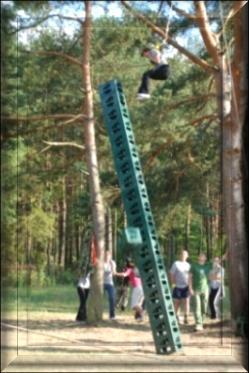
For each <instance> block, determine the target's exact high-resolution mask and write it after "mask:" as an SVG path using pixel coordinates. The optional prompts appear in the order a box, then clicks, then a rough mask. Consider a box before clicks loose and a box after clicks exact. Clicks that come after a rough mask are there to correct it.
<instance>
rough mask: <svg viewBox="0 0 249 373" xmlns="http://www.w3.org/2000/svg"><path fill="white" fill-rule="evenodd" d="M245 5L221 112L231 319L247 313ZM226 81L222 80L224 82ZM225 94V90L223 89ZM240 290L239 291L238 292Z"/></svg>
mask: <svg viewBox="0 0 249 373" xmlns="http://www.w3.org/2000/svg"><path fill="white" fill-rule="evenodd" d="M247 15H248V5H246V6H244V8H242V10H241V11H240V12H238V13H237V14H236V16H235V17H234V19H235V51H234V60H233V63H232V82H233V91H232V92H233V95H232V97H231V111H230V113H226V110H225V109H226V108H225V109H224V114H223V115H224V125H223V149H224V152H223V197H224V200H223V203H224V213H225V219H224V221H225V231H226V233H227V241H228V248H229V250H228V258H229V281H230V290H231V298H232V302H231V308H232V317H233V319H235V320H236V319H237V318H238V317H241V316H242V317H243V316H244V317H247V314H248V289H247V284H248V281H247V278H248V249H247V242H246V230H245V213H244V200H243V180H244V177H245V175H243V169H242V167H241V166H242V163H243V139H242V133H243V123H244V120H245V115H246V104H247V98H248V77H247V68H248V49H247V48H248V46H247V34H245V32H247V31H246V29H247ZM224 81H225V79H224ZM224 90H225V92H226V87H224ZM238 289H239V291H238Z"/></svg>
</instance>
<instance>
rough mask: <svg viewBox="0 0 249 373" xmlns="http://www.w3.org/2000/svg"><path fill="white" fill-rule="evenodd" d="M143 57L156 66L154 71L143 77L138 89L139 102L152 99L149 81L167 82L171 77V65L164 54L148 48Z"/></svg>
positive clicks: (143, 52) (142, 53)
mask: <svg viewBox="0 0 249 373" xmlns="http://www.w3.org/2000/svg"><path fill="white" fill-rule="evenodd" d="M141 56H142V57H146V58H148V59H149V60H150V62H151V63H152V64H153V65H154V67H153V69H151V70H148V71H146V72H145V73H144V74H143V76H142V81H141V84H140V87H139V89H138V96H137V98H138V100H144V99H148V98H150V94H149V79H154V80H166V79H168V77H169V65H168V64H167V62H166V58H165V56H164V54H163V53H162V52H160V51H159V50H157V49H155V48H153V47H149V46H148V47H146V48H143V49H142V52H141Z"/></svg>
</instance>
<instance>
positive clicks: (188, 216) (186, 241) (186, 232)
mask: <svg viewBox="0 0 249 373" xmlns="http://www.w3.org/2000/svg"><path fill="white" fill-rule="evenodd" d="M190 226H191V204H189V205H188V210H187V219H186V228H185V250H189V236H190Z"/></svg>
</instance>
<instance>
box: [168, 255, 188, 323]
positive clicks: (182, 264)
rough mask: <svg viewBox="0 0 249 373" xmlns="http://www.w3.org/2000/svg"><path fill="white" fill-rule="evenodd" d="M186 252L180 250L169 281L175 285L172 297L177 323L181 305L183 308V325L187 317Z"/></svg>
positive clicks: (186, 321)
mask: <svg viewBox="0 0 249 373" xmlns="http://www.w3.org/2000/svg"><path fill="white" fill-rule="evenodd" d="M187 259H188V252H187V251H186V250H182V251H181V253H180V256H179V260H176V261H175V262H174V263H173V265H172V267H171V269H170V280H171V283H172V284H174V285H175V287H174V288H173V293H172V297H173V300H174V305H175V312H176V317H177V319H178V321H180V317H179V315H178V313H179V309H180V307H181V304H183V306H184V324H188V315H189V298H190V297H189V285H188V284H189V271H190V264H189V263H188V262H187Z"/></svg>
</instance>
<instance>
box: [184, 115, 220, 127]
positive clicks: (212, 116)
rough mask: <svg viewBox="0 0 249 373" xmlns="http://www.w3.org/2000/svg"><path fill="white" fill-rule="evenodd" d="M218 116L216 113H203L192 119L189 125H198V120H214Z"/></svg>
mask: <svg viewBox="0 0 249 373" xmlns="http://www.w3.org/2000/svg"><path fill="white" fill-rule="evenodd" d="M218 118H219V116H218V114H208V115H203V117H200V118H197V119H194V120H192V121H191V122H190V123H189V124H190V125H191V126H196V125H198V124H199V123H200V122H203V121H204V120H207V119H209V121H210V122H211V120H216V119H218Z"/></svg>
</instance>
